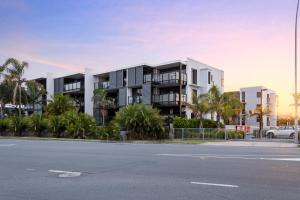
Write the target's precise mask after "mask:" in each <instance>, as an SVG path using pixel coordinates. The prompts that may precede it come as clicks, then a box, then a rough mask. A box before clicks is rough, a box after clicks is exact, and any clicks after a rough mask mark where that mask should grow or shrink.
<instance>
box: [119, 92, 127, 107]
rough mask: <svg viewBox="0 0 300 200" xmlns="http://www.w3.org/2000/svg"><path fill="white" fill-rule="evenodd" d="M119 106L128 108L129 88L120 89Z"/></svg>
mask: <svg viewBox="0 0 300 200" xmlns="http://www.w3.org/2000/svg"><path fill="white" fill-rule="evenodd" d="M118 99H119V106H126V102H127V88H120V89H119V98H118Z"/></svg>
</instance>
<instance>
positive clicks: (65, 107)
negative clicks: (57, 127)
mask: <svg viewBox="0 0 300 200" xmlns="http://www.w3.org/2000/svg"><path fill="white" fill-rule="evenodd" d="M75 109H76V107H75V106H74V102H73V99H72V98H71V97H70V96H67V95H63V94H61V93H58V94H55V95H54V96H52V100H50V101H49V103H48V105H47V107H46V113H47V115H62V114H64V113H65V112H67V111H72V110H75Z"/></svg>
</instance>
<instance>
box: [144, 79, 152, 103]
mask: <svg viewBox="0 0 300 200" xmlns="http://www.w3.org/2000/svg"><path fill="white" fill-rule="evenodd" d="M142 96H143V103H144V104H151V84H150V83H149V84H144V85H143V89H142Z"/></svg>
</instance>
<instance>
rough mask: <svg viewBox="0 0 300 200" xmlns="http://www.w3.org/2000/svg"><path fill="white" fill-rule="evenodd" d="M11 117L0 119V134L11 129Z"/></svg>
mask: <svg viewBox="0 0 300 200" xmlns="http://www.w3.org/2000/svg"><path fill="white" fill-rule="evenodd" d="M9 123H10V121H9V119H7V118H5V119H0V135H2V133H4V132H5V131H7V130H8V129H9V125H10V124H9Z"/></svg>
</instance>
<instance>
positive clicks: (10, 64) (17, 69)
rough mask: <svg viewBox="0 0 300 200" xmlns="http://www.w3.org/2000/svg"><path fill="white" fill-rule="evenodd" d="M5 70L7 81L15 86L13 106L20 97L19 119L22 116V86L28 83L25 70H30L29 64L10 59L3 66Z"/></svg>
mask: <svg viewBox="0 0 300 200" xmlns="http://www.w3.org/2000/svg"><path fill="white" fill-rule="evenodd" d="M3 68H5V69H6V71H7V73H8V74H7V75H6V77H5V78H6V79H8V80H9V81H11V82H12V83H13V85H14V90H13V104H16V97H17V95H18V97H19V98H18V108H19V117H20V116H21V111H22V109H21V104H22V84H23V83H24V82H25V81H26V79H25V78H23V75H24V73H25V69H26V68H28V63H27V62H24V61H23V62H20V61H18V60H17V59H15V58H9V59H7V60H6V62H5V63H4V64H3V65H2V69H3Z"/></svg>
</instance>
